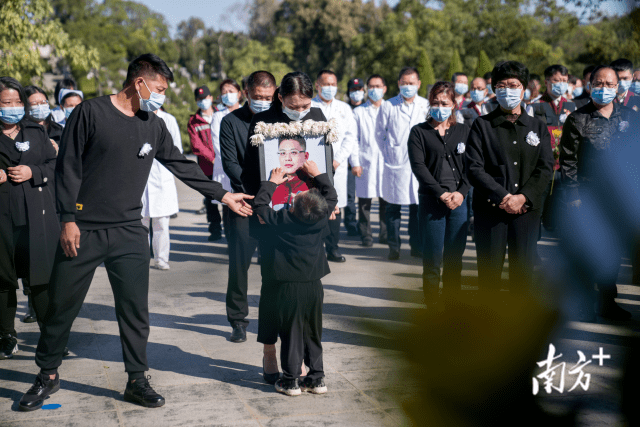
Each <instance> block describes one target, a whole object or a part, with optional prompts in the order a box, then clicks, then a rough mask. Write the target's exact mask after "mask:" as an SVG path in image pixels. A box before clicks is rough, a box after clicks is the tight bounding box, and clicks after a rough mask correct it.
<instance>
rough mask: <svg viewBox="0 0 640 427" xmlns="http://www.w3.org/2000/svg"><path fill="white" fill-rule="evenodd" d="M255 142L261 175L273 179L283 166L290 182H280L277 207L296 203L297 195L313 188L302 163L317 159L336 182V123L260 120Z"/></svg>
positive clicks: (275, 198)
mask: <svg viewBox="0 0 640 427" xmlns="http://www.w3.org/2000/svg"><path fill="white" fill-rule="evenodd" d="M255 129H256V130H255V135H254V136H252V137H251V143H252V144H253V145H256V146H258V147H259V149H260V177H261V180H262V181H266V180H268V179H269V176H270V174H271V171H272V170H273V169H275V168H278V167H279V168H282V169H283V170H284V172H285V173H286V176H287V181H286V182H284V183H283V184H280V185H278V187H277V188H276V190H275V191H274V193H273V197H272V198H271V207H272V208H273V209H275V210H279V209H283V208H286V209H288V208H289V207H291V206H292V205H293V201H294V199H295V196H296V194H298V193H299V192H301V191H306V190H309V189H311V188H313V180H312V179H311V177H309V176H308V175H307V174H306V173H305V172H304V171H302V169H301V168H302V165H303V164H304V162H306V161H307V160H313V161H314V162H315V163H316V164H317V165H318V169H319V170H320V172H321V173H326V172H329V173H328V175H329V179H330V180H331V182H332V183H333V150H332V147H331V143H332V141H333V140H335V139H337V134H336V132H337V131H335V130H334V129H335V122H334V121H330V122H314V121H313V120H307V121H304V122H291V123H273V124H265V123H263V122H260V123H257V124H256V128H255Z"/></svg>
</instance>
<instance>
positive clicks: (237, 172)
mask: <svg viewBox="0 0 640 427" xmlns="http://www.w3.org/2000/svg"><path fill="white" fill-rule="evenodd" d="M251 119H253V113H252V112H251V108H249V103H248V102H247V103H246V104H244V107H242V108H238V109H237V110H235V111H232V112H231V113H229V114H227V115H226V116H225V117H224V118H223V119H222V122H221V123H220V155H221V156H222V169H224V173H226V174H227V176H228V177H229V181H231V188H233V191H234V192H235V193H245V192H246V191H245V189H244V186H243V185H242V179H241V176H242V167H243V166H244V158H245V151H246V149H247V141H248V140H249V125H250V124H251Z"/></svg>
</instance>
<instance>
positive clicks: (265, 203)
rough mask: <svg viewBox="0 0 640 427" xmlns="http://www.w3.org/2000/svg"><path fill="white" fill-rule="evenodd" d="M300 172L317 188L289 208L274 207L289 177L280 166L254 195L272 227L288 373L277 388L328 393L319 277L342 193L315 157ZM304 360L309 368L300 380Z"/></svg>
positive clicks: (289, 391) (282, 353) (283, 359)
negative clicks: (330, 223)
mask: <svg viewBox="0 0 640 427" xmlns="http://www.w3.org/2000/svg"><path fill="white" fill-rule="evenodd" d="M301 172H302V173H306V174H307V175H309V176H310V177H311V178H312V180H313V186H314V188H312V189H311V190H308V191H303V192H300V193H298V194H296V196H295V199H294V203H293V206H292V207H291V208H290V209H288V210H287V209H281V210H279V211H274V210H273V209H271V208H270V207H269V203H270V202H271V196H272V195H273V192H274V191H275V189H276V187H277V186H278V185H280V184H282V183H283V182H285V181H286V180H287V179H288V178H287V177H286V175H285V173H284V171H283V170H282V169H281V168H276V169H274V170H273V171H271V177H270V179H269V181H263V182H262V183H261V184H260V190H259V191H258V194H256V197H255V199H254V211H255V213H256V214H257V215H258V216H259V218H260V219H261V220H262V222H264V223H265V224H268V225H270V226H271V227H272V230H271V231H272V232H273V233H272V234H273V239H274V254H273V255H274V257H273V259H274V261H273V262H274V269H273V270H274V271H275V279H276V281H277V286H278V298H277V301H278V315H279V324H280V326H279V335H280V340H281V342H282V348H281V351H280V363H281V365H282V373H283V375H282V378H280V379H279V380H278V381H276V384H275V387H276V390H277V391H279V392H281V393H284V394H286V395H288V396H298V395H300V394H301V393H302V391H309V392H311V393H316V394H322V393H326V392H327V387H326V386H325V384H324V367H323V364H322V343H321V341H322V301H323V298H324V291H323V289H322V282H321V281H320V279H321V278H322V277H324V276H326V275H327V274H329V272H330V270H329V263H328V262H327V257H326V255H325V251H324V246H323V245H324V243H323V237H324V236H325V235H326V234H327V232H328V219H329V216H330V214H331V212H333V209H334V207H335V206H336V204H337V202H338V195H337V193H336V190H335V188H333V185H331V182H330V181H329V176H328V175H327V174H326V173H322V174H321V173H320V171H319V169H318V166H317V165H316V164H315V162H313V161H311V160H308V161H306V162H305V163H304V165H303V166H302V168H301V169H300V170H299V171H298V173H301ZM303 360H304V362H305V364H306V365H307V366H308V367H309V372H308V374H307V376H306V377H304V379H302V381H301V383H300V384H298V378H299V377H300V375H301V373H302V362H303Z"/></svg>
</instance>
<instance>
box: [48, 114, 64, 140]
mask: <svg viewBox="0 0 640 427" xmlns="http://www.w3.org/2000/svg"><path fill="white" fill-rule="evenodd" d="M63 130H64V127H63V126H62V125H60V124H58V123H56V122H54V121H53V120H51V122H50V123H49V126H48V129H47V133H48V134H49V138H51V139H53V140H54V141H55V142H56V144H58V145H60V140H61V139H62V131H63Z"/></svg>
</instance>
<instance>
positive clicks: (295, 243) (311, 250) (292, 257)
mask: <svg viewBox="0 0 640 427" xmlns="http://www.w3.org/2000/svg"><path fill="white" fill-rule="evenodd" d="M313 183H314V186H315V187H316V188H317V189H318V190H319V191H320V193H322V195H323V197H324V198H325V200H326V201H327V207H328V210H327V215H326V216H325V217H324V218H322V219H321V220H320V221H318V222H316V223H312V224H308V223H305V222H303V221H302V220H300V219H299V218H298V217H296V216H295V215H294V214H293V213H291V212H289V210H288V209H280V210H278V211H274V210H273V209H271V208H270V207H269V203H270V202H271V197H272V196H273V192H274V191H275V190H276V187H277V185H276V184H274V183H272V182H271V181H263V182H262V183H261V184H260V189H259V190H258V194H256V197H255V199H254V205H255V213H256V214H257V215H258V216H259V217H260V218H262V219H263V221H264V222H265V223H266V224H267V225H268V226H270V227H271V228H272V230H271V231H272V236H273V237H272V240H273V243H274V244H273V249H274V251H273V272H274V273H273V274H274V277H273V279H274V280H276V281H278V282H310V281H313V280H319V279H321V278H322V277H324V276H326V275H327V274H329V273H330V272H331V271H330V270H329V263H328V262H327V257H326V255H325V251H324V248H323V247H324V241H323V237H324V236H325V234H326V233H327V231H328V218H329V215H330V213H331V212H332V211H333V209H334V208H335V206H336V204H337V203H338V193H336V190H335V188H334V187H333V185H331V181H329V176H328V175H327V174H326V173H323V174H321V175H318V176H316V177H315V178H313Z"/></svg>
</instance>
